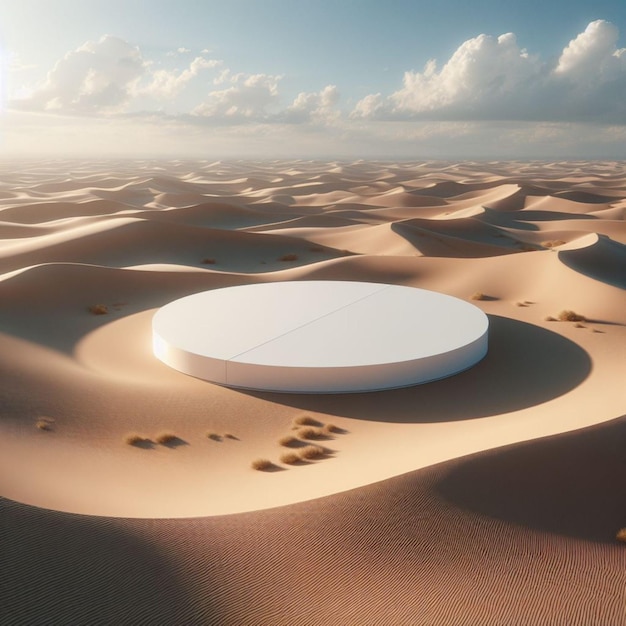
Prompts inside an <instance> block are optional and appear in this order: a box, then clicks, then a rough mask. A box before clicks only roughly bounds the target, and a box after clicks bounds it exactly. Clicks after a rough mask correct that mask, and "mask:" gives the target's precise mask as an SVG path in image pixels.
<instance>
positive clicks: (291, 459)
mask: <svg viewBox="0 0 626 626" xmlns="http://www.w3.org/2000/svg"><path fill="white" fill-rule="evenodd" d="M301 460H302V459H301V458H300V455H299V454H298V453H297V452H285V453H284V454H281V455H280V462H281V463H285V464H286V465H295V464H296V463H298V462H300V461H301Z"/></svg>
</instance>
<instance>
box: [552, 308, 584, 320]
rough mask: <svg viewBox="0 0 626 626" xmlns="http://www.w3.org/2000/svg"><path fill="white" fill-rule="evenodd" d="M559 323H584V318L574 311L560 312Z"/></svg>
mask: <svg viewBox="0 0 626 626" xmlns="http://www.w3.org/2000/svg"><path fill="white" fill-rule="evenodd" d="M558 317H559V321H561V322H584V321H585V318H584V317H583V316H582V315H579V314H578V313H574V311H567V310H566V311H561V312H560V313H559V316H558Z"/></svg>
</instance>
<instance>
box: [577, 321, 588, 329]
mask: <svg viewBox="0 0 626 626" xmlns="http://www.w3.org/2000/svg"><path fill="white" fill-rule="evenodd" d="M574 328H587V327H586V326H585V325H584V324H581V323H580V322H576V324H574Z"/></svg>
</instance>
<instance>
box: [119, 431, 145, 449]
mask: <svg viewBox="0 0 626 626" xmlns="http://www.w3.org/2000/svg"><path fill="white" fill-rule="evenodd" d="M148 441H150V440H149V439H147V438H146V437H142V436H141V435H138V434H137V433H130V434H128V435H126V436H125V437H124V443H127V444H128V445H129V446H140V445H142V444H145V443H147V442H148Z"/></svg>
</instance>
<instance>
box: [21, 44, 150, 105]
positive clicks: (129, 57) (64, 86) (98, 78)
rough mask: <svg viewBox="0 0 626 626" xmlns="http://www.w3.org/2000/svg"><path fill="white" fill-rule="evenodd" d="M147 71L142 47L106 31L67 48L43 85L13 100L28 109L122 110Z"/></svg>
mask: <svg viewBox="0 0 626 626" xmlns="http://www.w3.org/2000/svg"><path fill="white" fill-rule="evenodd" d="M144 71H145V63H144V60H143V58H142V56H141V53H140V52H139V50H138V49H137V48H135V47H133V46H131V45H130V44H129V43H127V42H126V41H124V40H122V39H118V38H117V37H111V36H110V35H105V36H104V37H102V38H101V39H100V40H99V41H88V42H87V43H85V44H83V45H82V46H80V47H79V48H77V49H76V50H73V51H71V52H68V53H67V54H66V55H65V56H64V57H63V58H62V59H61V60H60V61H58V62H57V63H56V65H55V66H54V68H53V69H52V70H51V71H50V72H48V76H47V78H46V80H45V82H44V84H43V85H41V86H40V87H39V88H37V89H35V90H34V91H33V92H32V93H31V94H30V95H29V96H28V97H26V98H23V99H22V100H19V101H14V102H13V103H12V104H13V105H14V106H16V107H17V108H22V109H28V110H48V111H57V112H65V113H71V112H75V113H89V112H97V111H101V110H105V111H106V110H119V109H120V108H121V107H123V105H124V104H126V102H127V101H128V100H129V99H130V97H131V94H132V91H133V86H134V85H135V83H136V82H137V81H138V80H139V78H140V77H141V76H142V74H143V73H144Z"/></svg>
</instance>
